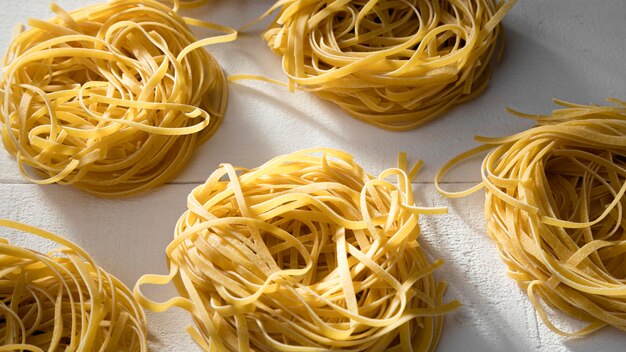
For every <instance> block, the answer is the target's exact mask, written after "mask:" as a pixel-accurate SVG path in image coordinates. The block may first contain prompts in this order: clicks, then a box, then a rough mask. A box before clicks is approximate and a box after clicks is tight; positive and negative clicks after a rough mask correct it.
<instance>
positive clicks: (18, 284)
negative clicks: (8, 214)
mask: <svg viewBox="0 0 626 352" xmlns="http://www.w3.org/2000/svg"><path fill="white" fill-rule="evenodd" d="M0 226H2V227H4V228H10V229H15V230H19V231H23V232H26V233H28V234H29V235H33V236H38V237H40V238H41V239H42V240H47V241H52V242H54V243H55V244H58V245H59V248H57V249H54V250H52V251H51V252H50V253H47V254H44V253H39V252H36V251H33V250H31V249H27V248H23V247H19V246H15V245H12V244H11V243H9V241H8V240H7V239H6V238H3V237H1V236H0V351H33V352H43V351H142V352H144V351H148V347H147V329H146V321H145V317H144V313H143V310H142V308H141V307H140V306H139V304H138V303H137V301H135V299H134V297H133V295H132V293H131V291H130V290H129V289H128V288H127V287H126V286H124V284H123V283H122V282H120V281H119V280H118V279H117V278H115V277H114V276H112V275H111V274H109V273H107V272H105V271H104V270H102V268H100V267H99V266H98V265H97V264H96V263H95V262H94V261H93V259H92V258H91V257H90V256H89V255H88V254H87V252H85V251H84V250H83V249H81V248H80V247H78V246H77V245H76V244H74V243H72V242H70V241H68V240H65V239H63V238H62V237H59V236H57V235H54V234H52V233H50V232H47V231H44V230H41V229H38V228H35V227H31V226H28V225H24V224H21V223H17V222H13V221H10V220H5V219H0Z"/></svg>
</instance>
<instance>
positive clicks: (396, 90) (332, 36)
mask: <svg viewBox="0 0 626 352" xmlns="http://www.w3.org/2000/svg"><path fill="white" fill-rule="evenodd" d="M515 2H516V0H509V1H506V2H499V1H496V0H463V1H434V2H433V1H427V0H315V1H309V0H297V1H291V0H281V1H278V2H276V3H275V4H274V5H273V6H272V7H271V8H270V9H269V10H268V11H267V12H266V13H265V14H263V15H262V16H261V17H260V18H264V17H267V16H269V15H271V14H272V13H273V12H274V11H276V10H278V14H277V16H276V18H275V20H274V21H273V22H272V24H271V25H270V27H269V29H268V30H267V31H266V32H265V34H264V37H265V40H266V41H267V43H268V45H269V47H270V48H271V49H272V50H273V51H274V52H275V53H276V54H278V55H279V56H280V57H281V58H282V68H283V71H284V72H285V74H286V75H287V78H288V83H287V85H288V86H289V88H290V90H291V91H293V90H294V89H303V90H307V91H311V92H314V93H315V94H317V95H318V96H319V97H321V98H322V99H325V100H328V101H331V102H333V103H335V104H337V105H339V107H341V109H343V110H344V111H345V112H347V113H348V114H349V115H351V116H352V117H354V118H357V119H359V120H362V121H365V122H367V123H370V124H372V125H375V126H377V127H380V128H384V129H387V130H392V131H401V130H409V129H414V128H417V127H419V126H421V125H423V124H425V123H427V122H429V121H431V120H433V119H435V118H437V117H438V116H440V115H442V114H443V113H445V112H447V111H448V110H450V109H452V108H453V107H454V106H456V105H458V104H461V103H463V102H466V101H468V100H471V99H473V98H476V97H478V96H479V95H480V94H481V93H482V92H483V91H484V90H485V89H486V87H487V84H488V82H489V80H490V78H491V66H492V65H491V62H492V61H493V60H494V59H495V57H496V56H497V55H498V50H497V48H498V46H500V47H502V45H501V42H502V41H503V36H502V29H501V26H500V22H501V21H502V19H503V17H504V16H505V14H506V13H507V12H508V11H509V10H510V9H511V8H512V7H513V5H514V4H515ZM260 18H259V19H260ZM259 19H257V20H255V21H253V22H252V23H251V24H249V25H247V26H245V27H243V29H245V28H247V27H249V26H250V25H253V24H254V23H256V22H258V20H259ZM243 29H242V30H243ZM499 43H500V45H498V44H499ZM242 79H259V80H262V81H265V82H271V83H278V84H282V83H280V82H276V81H275V80H271V79H267V78H264V77H258V76H252V75H237V76H231V77H229V80H231V81H238V80H242Z"/></svg>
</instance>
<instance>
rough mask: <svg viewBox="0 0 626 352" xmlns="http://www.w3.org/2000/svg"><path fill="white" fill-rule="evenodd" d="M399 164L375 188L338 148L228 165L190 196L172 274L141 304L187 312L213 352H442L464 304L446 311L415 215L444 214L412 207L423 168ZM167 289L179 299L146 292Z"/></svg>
mask: <svg viewBox="0 0 626 352" xmlns="http://www.w3.org/2000/svg"><path fill="white" fill-rule="evenodd" d="M400 161H401V162H400V164H401V167H399V168H393V169H388V170H385V171H383V172H382V173H381V175H380V176H379V177H374V176H371V175H369V174H367V173H366V172H365V171H364V170H363V169H362V168H361V167H360V166H359V165H357V164H356V163H355V162H354V160H353V159H352V157H351V156H350V155H348V154H346V153H343V152H340V151H336V150H332V149H315V150H305V151H300V152H296V153H292V154H288V155H284V156H280V157H277V158H275V159H272V160H270V161H269V162H267V163H265V164H264V165H262V166H260V167H258V168H256V169H252V170H244V169H236V168H234V167H232V166H231V165H229V164H223V165H222V166H220V168H218V169H217V170H216V171H215V172H214V173H213V174H212V175H211V176H210V177H209V179H208V180H207V181H206V183H205V184H203V185H201V186H199V187H197V188H196V189H194V190H193V192H192V193H191V194H190V195H189V198H188V207H189V209H188V210H187V212H185V214H183V216H182V217H181V218H180V220H179V221H178V224H177V227H176V233H175V238H174V240H173V242H172V243H171V244H170V245H169V246H168V248H167V250H166V253H167V258H168V263H169V266H170V269H171V272H170V275H169V276H158V275H147V276H144V277H142V278H141V279H140V280H139V282H138V284H137V286H136V288H135V294H136V296H137V297H138V299H139V300H140V301H141V302H142V304H143V305H144V306H145V307H147V308H149V309H152V310H156V311H162V310H165V309H168V308H170V307H172V306H179V307H183V308H184V309H186V310H188V311H190V312H191V313H192V314H193V318H194V320H195V323H196V326H197V328H198V331H195V330H190V332H191V334H192V336H193V337H194V338H195V340H196V341H197V342H198V344H200V345H201V346H202V347H203V348H205V349H206V350H208V351H241V352H244V351H328V350H348V351H371V352H374V351H405V350H409V349H410V350H413V351H434V350H435V348H436V346H437V342H438V340H439V336H440V333H441V329H442V321H443V319H442V318H443V317H442V315H443V314H444V313H446V312H448V311H450V310H452V309H455V308H456V307H457V306H458V302H456V301H454V302H451V303H447V304H444V303H443V294H444V289H445V285H444V284H443V283H437V282H436V281H435V279H434V277H433V271H434V270H435V269H436V268H437V267H439V266H440V265H441V264H442V261H441V260H437V261H435V262H433V263H429V262H428V260H427V258H426V256H425V254H424V251H423V250H422V247H421V246H420V243H419V242H418V238H419V235H420V229H419V226H418V214H420V213H440V212H442V211H445V208H443V209H441V208H419V207H416V206H415V204H414V201H413V193H412V185H411V181H410V180H411V179H412V177H413V175H414V174H415V173H416V172H417V169H418V168H417V167H414V168H413V169H412V170H411V171H409V172H408V173H407V172H405V171H404V170H405V169H406V168H405V161H404V159H403V158H402V159H401V160H400ZM417 166H419V165H417ZM224 177H226V179H224ZM394 179H395V180H397V184H393V183H391V180H394ZM170 280H173V281H174V282H175V283H176V287H177V288H178V290H179V292H180V294H181V296H182V297H180V298H175V299H173V300H171V301H169V302H166V303H156V302H153V301H150V300H148V299H146V298H145V296H144V294H143V293H142V291H141V290H140V288H141V287H142V286H143V285H145V284H164V283H167V282H169V281H170Z"/></svg>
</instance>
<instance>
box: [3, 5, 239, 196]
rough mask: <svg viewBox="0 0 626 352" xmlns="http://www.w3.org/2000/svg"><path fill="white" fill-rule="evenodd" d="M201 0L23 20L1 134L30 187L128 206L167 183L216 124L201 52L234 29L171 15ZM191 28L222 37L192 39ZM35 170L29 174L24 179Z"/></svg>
mask: <svg viewBox="0 0 626 352" xmlns="http://www.w3.org/2000/svg"><path fill="white" fill-rule="evenodd" d="M202 2H203V1H180V0H172V1H170V3H171V4H172V6H173V7H174V9H172V8H170V7H168V6H167V5H165V4H162V3H160V2H158V1H155V0H128V1H123V0H110V1H109V2H107V3H103V4H96V5H90V6H86V7H83V8H80V9H78V10H74V11H71V12H66V11H65V10H63V9H61V8H60V7H59V6H57V5H54V4H53V5H51V9H52V10H53V11H54V12H55V13H56V15H57V17H55V18H52V19H50V20H48V21H41V20H36V19H31V20H29V24H30V26H31V27H32V28H30V29H28V30H26V31H21V33H19V34H18V35H17V36H16V37H15V38H14V39H13V42H12V43H11V45H10V46H9V48H8V50H7V53H6V55H5V57H4V61H3V63H2V65H3V72H2V77H1V78H0V103H1V106H0V118H1V122H0V128H1V133H2V142H3V144H4V146H5V148H6V149H7V150H8V151H9V152H10V153H11V154H13V155H14V156H15V157H16V159H17V162H18V166H19V169H20V171H21V172H22V174H23V175H24V177H25V178H26V179H28V180H29V181H31V182H34V183H38V184H50V183H60V184H70V185H73V186H75V187H78V188H80V189H82V190H85V191H87V192H90V193H93V194H95V195H98V196H101V197H125V196H130V195H134V194H137V193H140V192H143V191H146V190H149V189H151V188H153V187H156V186H158V185H161V184H163V183H164V182H167V181H168V180H170V179H172V178H173V177H175V176H176V175H177V174H178V173H179V171H180V170H181V169H182V168H183V167H184V165H185V164H186V163H187V161H188V160H189V159H190V158H191V156H192V154H193V151H194V150H195V148H196V147H197V146H198V145H200V144H202V143H203V142H205V141H206V140H208V139H209V138H210V137H211V136H212V135H213V134H214V133H215V131H216V130H217V128H218V127H219V125H220V123H221V121H222V118H223V116H224V111H225V109H226V102H227V97H228V96H227V89H226V78H225V76H224V73H223V72H222V70H221V68H220V66H219V65H218V63H217V62H216V61H215V59H214V58H213V57H212V56H211V55H210V54H209V53H208V52H206V51H205V50H203V49H202V47H203V46H207V45H214V44H217V43H224V42H229V41H233V40H235V38H236V37H237V32H236V31H235V30H233V29H231V28H228V27H225V26H220V25H216V24H211V23H206V22H203V21H199V20H196V19H192V18H187V17H181V16H180V15H178V14H177V13H176V10H177V9H178V8H179V7H184V6H183V5H184V4H187V5H199V4H201V3H202ZM188 25H192V26H200V27H204V28H207V29H210V30H213V31H218V32H221V33H224V34H223V35H218V36H214V37H211V38H205V39H200V40H197V39H196V38H194V36H193V35H192V34H191V32H190V31H189V28H188ZM32 171H34V174H31V173H32Z"/></svg>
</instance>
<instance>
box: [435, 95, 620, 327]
mask: <svg viewBox="0 0 626 352" xmlns="http://www.w3.org/2000/svg"><path fill="white" fill-rule="evenodd" d="M610 101H612V102H614V103H615V106H595V105H592V106H585V105H577V104H572V103H566V102H562V101H556V102H557V103H558V104H560V105H562V106H564V108H562V109H558V110H555V111H553V113H552V114H551V115H547V116H542V115H528V114H521V113H518V112H514V111H512V112H513V113H515V114H517V115H519V116H521V117H525V118H531V119H534V120H536V122H537V126H536V127H534V128H531V129H529V130H527V131H524V132H521V133H518V134H515V135H513V136H509V137H503V138H486V137H477V140H478V141H480V142H483V143H485V144H484V145H483V146H481V147H478V148H475V149H473V150H470V151H469V152H466V153H463V154H461V155H459V156H458V157H456V158H453V159H452V160H450V161H449V162H448V163H447V164H446V165H445V166H444V167H443V168H442V169H441V170H440V171H439V173H438V174H437V177H436V180H435V184H436V186H437V188H438V189H439V190H440V192H441V193H442V194H444V195H446V196H448V197H458V196H465V195H467V194H469V193H472V192H474V191H476V190H478V189H480V188H482V187H484V188H485V193H486V201H485V215H486V217H487V233H488V234H489V236H490V237H491V238H492V239H493V240H494V241H496V243H497V246H498V249H499V250H500V253H501V257H502V258H503V260H504V262H505V263H506V265H507V268H508V272H509V275H510V276H511V277H512V278H514V279H515V280H516V281H517V283H518V284H519V285H520V286H521V287H522V288H524V289H525V290H527V292H528V296H529V298H530V301H531V302H532V304H533V305H534V306H535V308H536V309H537V313H538V314H539V316H540V317H541V319H542V320H543V321H544V323H545V324H546V326H548V327H549V328H550V329H551V330H552V331H554V332H556V333H558V334H561V335H566V336H583V335H586V334H589V333H591V332H593V331H595V330H597V329H600V328H602V327H604V326H607V325H610V326H613V327H615V328H618V329H620V330H624V331H626V221H625V220H624V219H625V217H624V209H625V208H626V196H625V195H624V194H625V193H626V103H625V102H622V101H619V100H616V99H610ZM485 150H490V152H489V153H488V154H487V156H486V157H485V159H484V161H483V163H482V183H481V184H480V185H477V186H476V187H473V188H472V189H469V190H467V191H462V192H446V191H444V190H442V189H441V188H440V186H439V183H440V180H441V178H442V177H443V176H444V175H445V174H446V173H447V172H448V171H449V170H450V169H451V168H452V167H453V166H454V165H455V164H457V163H459V162H461V161H462V160H464V159H465V158H467V157H470V156H472V155H474V154H477V153H479V152H481V151H485ZM542 302H543V303H545V304H547V305H549V306H551V307H552V308H555V309H557V310H560V311H562V312H564V313H566V314H567V315H569V316H571V317H573V318H576V319H578V320H581V321H583V322H586V323H587V324H588V325H587V326H586V327H584V328H582V329H580V330H578V331H573V332H568V331H563V330H562V329H560V328H558V327H556V326H555V325H554V324H552V322H550V319H549V317H548V315H547V313H546V311H545V309H544V307H543V305H542Z"/></svg>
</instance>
